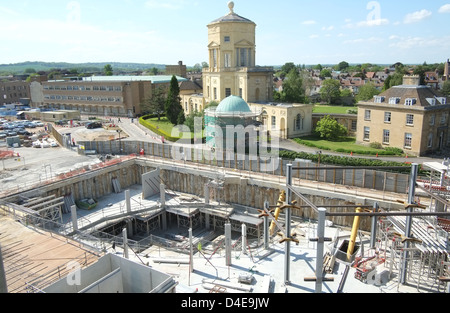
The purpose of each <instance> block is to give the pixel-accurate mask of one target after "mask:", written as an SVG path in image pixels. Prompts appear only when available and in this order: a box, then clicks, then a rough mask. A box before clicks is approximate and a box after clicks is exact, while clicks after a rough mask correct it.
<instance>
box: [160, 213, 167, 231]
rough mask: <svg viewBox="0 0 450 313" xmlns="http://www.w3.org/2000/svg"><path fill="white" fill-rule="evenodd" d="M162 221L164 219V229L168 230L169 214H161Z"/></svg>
mask: <svg viewBox="0 0 450 313" xmlns="http://www.w3.org/2000/svg"><path fill="white" fill-rule="evenodd" d="M161 219H162V229H163V230H167V212H163V213H162V214H161Z"/></svg>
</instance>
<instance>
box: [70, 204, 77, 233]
mask: <svg viewBox="0 0 450 313" xmlns="http://www.w3.org/2000/svg"><path fill="white" fill-rule="evenodd" d="M70 213H71V214H72V226H73V231H74V232H76V231H78V218H77V206H76V205H72V206H71V207H70Z"/></svg>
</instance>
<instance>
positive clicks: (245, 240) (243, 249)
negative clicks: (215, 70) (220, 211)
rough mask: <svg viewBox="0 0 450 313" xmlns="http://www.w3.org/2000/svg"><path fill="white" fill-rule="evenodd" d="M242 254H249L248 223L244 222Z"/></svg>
mask: <svg viewBox="0 0 450 313" xmlns="http://www.w3.org/2000/svg"><path fill="white" fill-rule="evenodd" d="M242 254H247V225H245V224H244V223H242Z"/></svg>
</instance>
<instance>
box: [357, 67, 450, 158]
mask: <svg viewBox="0 0 450 313" xmlns="http://www.w3.org/2000/svg"><path fill="white" fill-rule="evenodd" d="M358 107H359V110H358V130H357V142H358V143H361V144H370V143H380V144H382V146H383V147H395V148H400V149H402V150H403V151H404V152H405V153H407V154H409V155H416V156H422V155H425V154H427V153H432V152H442V151H443V150H444V149H446V148H448V147H449V145H450V136H449V135H450V134H449V115H450V103H449V99H448V97H444V96H442V95H440V94H439V93H438V92H437V91H436V90H434V89H432V88H431V87H429V86H422V85H420V77H419V76H417V75H406V76H405V77H404V79H403V85H400V86H394V87H392V88H390V89H388V90H386V91H385V92H383V93H381V94H379V95H377V96H375V97H374V98H373V99H372V100H371V101H367V102H360V103H358Z"/></svg>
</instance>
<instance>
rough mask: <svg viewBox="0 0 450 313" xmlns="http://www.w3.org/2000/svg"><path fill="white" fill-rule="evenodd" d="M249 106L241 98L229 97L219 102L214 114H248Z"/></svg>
mask: <svg viewBox="0 0 450 313" xmlns="http://www.w3.org/2000/svg"><path fill="white" fill-rule="evenodd" d="M251 111H252V110H250V107H249V105H248V104H247V102H245V101H244V99H242V98H241V97H237V96H229V97H228V98H225V99H224V100H222V102H220V104H219V106H218V107H217V109H216V113H231V112H242V113H250V112H251Z"/></svg>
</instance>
